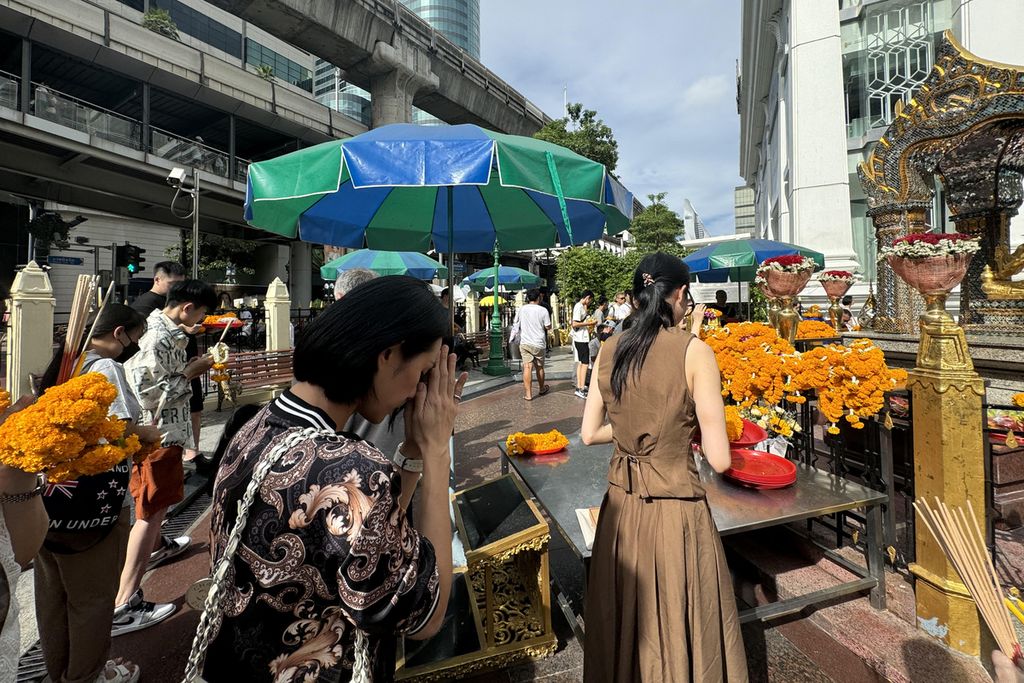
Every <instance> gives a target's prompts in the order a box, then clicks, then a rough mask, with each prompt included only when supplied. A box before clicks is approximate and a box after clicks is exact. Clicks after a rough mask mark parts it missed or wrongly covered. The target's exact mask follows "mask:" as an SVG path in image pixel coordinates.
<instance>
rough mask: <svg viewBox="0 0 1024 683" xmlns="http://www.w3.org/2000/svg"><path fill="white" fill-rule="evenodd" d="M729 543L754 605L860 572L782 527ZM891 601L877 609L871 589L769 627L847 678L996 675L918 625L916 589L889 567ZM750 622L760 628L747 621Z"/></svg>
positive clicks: (858, 556) (854, 556)
mask: <svg viewBox="0 0 1024 683" xmlns="http://www.w3.org/2000/svg"><path fill="white" fill-rule="evenodd" d="M726 548H727V551H728V553H729V562H730V567H732V568H733V570H734V571H736V572H737V573H738V574H739V577H738V579H739V583H740V585H741V586H742V589H741V595H742V597H743V598H744V600H745V601H747V602H748V603H750V604H763V603H765V602H769V601H774V600H777V599H785V598H791V597H795V596H799V595H803V594H806V593H809V592H811V591H815V590H820V589H822V588H826V587H828V586H829V585H834V584H835V583H836V582H837V581H849V580H852V579H853V578H855V577H854V576H853V575H852V574H850V573H849V572H847V571H846V570H844V569H843V568H841V567H839V566H838V565H836V564H835V563H833V562H831V561H829V560H828V559H826V558H825V557H823V555H822V554H821V552H820V551H819V550H818V549H817V548H815V547H814V546H813V545H812V544H810V543H809V542H807V541H806V540H805V539H802V538H800V537H798V536H797V535H795V534H792V533H789V532H788V531H786V530H783V529H777V530H770V531H767V532H755V533H751V534H743V535H740V536H731V537H729V538H727V539H726ZM843 554H844V556H846V557H847V558H848V559H851V560H854V561H857V562H858V563H859V564H861V565H862V566H864V558H863V553H858V552H856V551H855V550H854V549H852V548H851V549H845V550H844V551H843ZM886 600H887V605H888V609H886V610H875V609H873V608H872V607H871V606H870V604H869V603H868V598H867V596H866V594H865V595H864V596H862V597H856V598H851V597H849V596H847V597H846V598H839V599H837V600H836V601H835V602H834V603H831V604H829V605H827V606H823V607H819V608H817V609H814V610H813V611H811V612H810V613H808V611H807V610H805V611H804V613H803V614H801V615H792V616H790V617H785V618H781V619H777V620H775V621H773V622H769V624H768V626H770V627H775V628H777V629H778V630H779V631H780V632H781V633H782V635H784V636H785V637H786V638H787V639H789V640H790V641H791V642H793V644H794V645H796V647H797V648H798V649H799V650H800V651H801V652H802V653H803V654H805V655H806V656H807V657H808V658H810V659H811V660H812V661H814V662H815V664H817V665H818V666H819V667H821V670H822V672H823V673H825V674H826V675H828V676H830V677H831V678H833V679H834V680H836V681H843V682H844V683H846V682H848V681H849V682H851V683H857V682H859V681H894V682H897V683H910V682H912V681H913V682H919V681H964V682H971V683H973V682H978V683H981V682H988V681H991V678H990V677H989V675H988V674H987V673H986V671H985V669H984V668H983V667H982V665H981V663H980V662H979V661H978V660H977V659H974V658H971V657H967V656H964V655H962V654H960V653H957V652H954V651H952V650H950V649H949V648H947V647H945V646H944V645H942V644H941V643H940V642H939V641H938V640H936V639H934V638H932V637H931V636H929V635H927V634H926V633H925V632H924V631H921V630H920V629H917V628H915V626H914V625H913V624H912V622H913V620H914V596H913V590H912V589H911V587H910V585H909V584H908V583H907V581H906V579H905V578H904V577H903V576H902V575H900V574H897V573H895V572H890V571H887V572H886ZM750 628H756V627H754V626H751V625H748V626H746V627H745V629H750ZM751 637H752V634H751V633H750V632H749V631H745V638H746V639H747V640H748V642H756V634H755V635H754V638H755V640H754V641H751V640H750V638H751ZM986 658H987V657H986ZM753 679H754V676H753V675H752V680H753Z"/></svg>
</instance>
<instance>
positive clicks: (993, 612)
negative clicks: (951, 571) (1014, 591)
mask: <svg viewBox="0 0 1024 683" xmlns="http://www.w3.org/2000/svg"><path fill="white" fill-rule="evenodd" d="M914 509H915V510H917V514H918V515H920V517H921V520H922V521H923V522H924V525H925V526H926V527H927V528H928V531H930V532H931V534H932V536H934V537H935V540H936V541H937V542H938V544H939V547H940V548H942V552H944V553H945V554H946V557H948V558H949V561H950V562H951V563H952V564H953V566H954V567H955V568H956V571H957V573H959V574H960V578H961V579H962V580H963V582H964V585H965V586H966V587H967V590H968V591H969V592H970V594H971V597H972V598H974V602H975V604H976V605H977V606H978V611H979V612H980V613H981V616H982V618H983V619H984V620H985V623H986V624H987V625H988V628H989V630H990V631H991V632H992V635H993V637H994V638H995V639H996V644H997V645H998V646H999V649H1000V650H1001V651H1002V653H1003V654H1004V655H1006V656H1007V657H1009V658H1010V659H1011V660H1013V661H1014V662H1017V661H1018V660H1019V659H1020V657H1021V647H1020V644H1019V643H1018V642H1017V636H1016V634H1015V632H1014V630H1013V624H1012V623H1010V614H1009V612H1008V611H1007V609H1006V607H1005V605H1004V603H1003V593H1002V588H1001V586H1000V584H999V577H998V576H996V572H995V567H994V566H993V565H992V558H991V557H989V554H988V548H986V547H985V540H984V539H985V537H984V535H983V534H982V532H981V525H980V524H978V518H977V516H975V514H974V507H973V506H972V505H971V501H967V509H968V512H969V513H970V519H968V515H967V513H965V512H964V510H963V508H959V507H954V508H953V509H952V510H951V509H950V508H949V507H948V506H947V505H946V504H945V503H943V502H942V501H940V500H939V499H938V498H936V499H935V508H934V509H933V508H931V507H929V505H928V503H927V501H925V500H924V499H923V498H919V499H918V500H917V501H916V502H915V503H914Z"/></svg>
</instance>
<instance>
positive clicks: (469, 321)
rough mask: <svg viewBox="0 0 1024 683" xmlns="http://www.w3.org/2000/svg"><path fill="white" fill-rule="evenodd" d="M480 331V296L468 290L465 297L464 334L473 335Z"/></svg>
mask: <svg viewBox="0 0 1024 683" xmlns="http://www.w3.org/2000/svg"><path fill="white" fill-rule="evenodd" d="M479 331H480V296H479V295H478V294H477V293H476V292H474V291H472V290H470V292H469V294H467V295H466V332H467V333H468V334H475V333H477V332H479Z"/></svg>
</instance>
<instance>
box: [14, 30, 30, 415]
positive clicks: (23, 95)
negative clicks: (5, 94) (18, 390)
mask: <svg viewBox="0 0 1024 683" xmlns="http://www.w3.org/2000/svg"><path fill="white" fill-rule="evenodd" d="M31 103H32V42H31V41H29V40H25V39H22V41H21V90H20V92H19V93H18V108H19V109H20V110H21V113H23V114H27V113H28V112H29V111H30V110H31V108H32V104H31ZM12 396H16V394H12Z"/></svg>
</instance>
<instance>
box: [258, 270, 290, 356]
mask: <svg viewBox="0 0 1024 683" xmlns="http://www.w3.org/2000/svg"><path fill="white" fill-rule="evenodd" d="M264 307H265V309H266V313H267V351H285V350H287V349H290V348H291V335H290V329H291V328H290V325H291V310H292V302H291V300H290V299H289V298H288V287H286V286H285V284H284V282H282V281H281V278H279V277H275V278H274V281H273V282H271V283H270V286H269V287H267V300H266V302H265V303H264Z"/></svg>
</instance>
